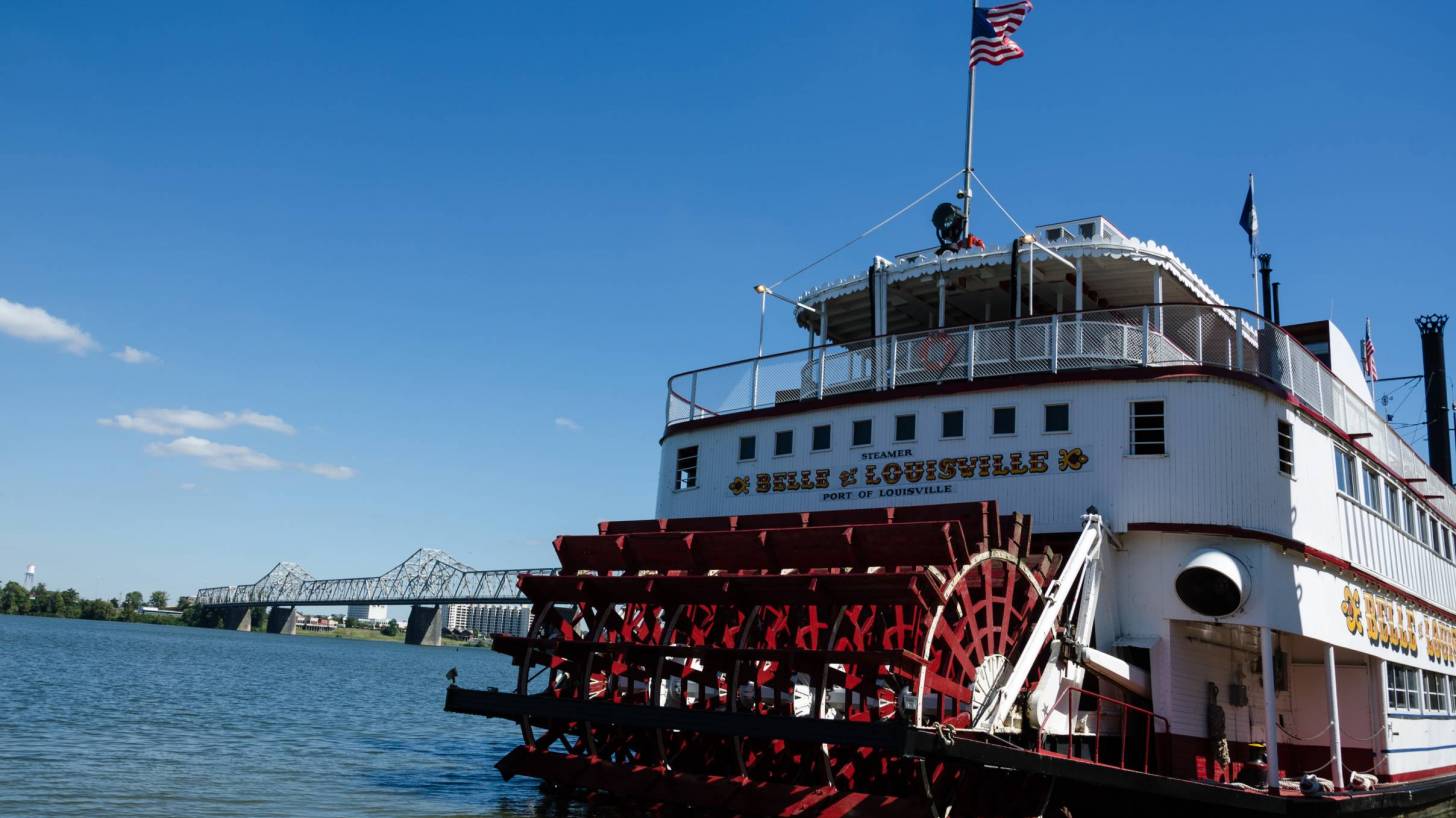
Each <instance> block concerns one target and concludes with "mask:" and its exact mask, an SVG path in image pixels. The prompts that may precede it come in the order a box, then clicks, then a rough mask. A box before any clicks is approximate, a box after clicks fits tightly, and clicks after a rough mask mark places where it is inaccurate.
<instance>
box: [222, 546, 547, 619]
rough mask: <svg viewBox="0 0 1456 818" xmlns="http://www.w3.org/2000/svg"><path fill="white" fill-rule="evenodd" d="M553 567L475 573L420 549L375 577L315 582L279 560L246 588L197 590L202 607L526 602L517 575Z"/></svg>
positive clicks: (444, 555)
mask: <svg viewBox="0 0 1456 818" xmlns="http://www.w3.org/2000/svg"><path fill="white" fill-rule="evenodd" d="M556 570H557V569H554V568H526V569H519V570H492V571H479V570H476V569H474V568H471V567H470V566H468V565H466V564H465V563H463V562H461V561H459V560H457V559H455V558H454V557H452V556H450V555H449V554H447V553H445V552H444V551H441V550H440V549H437V548H421V549H420V550H418V551H416V552H414V553H413V554H411V555H410V556H409V558H408V559H406V560H405V561H404V562H401V563H400V564H399V565H396V566H394V567H393V568H391V569H389V570H388V571H385V572H384V573H383V574H380V575H379V576H377V577H353V578H350V579H315V578H314V576H313V575H312V574H310V573H309V572H308V571H306V570H304V568H303V567H302V566H300V565H298V564H297V563H292V562H280V563H278V564H277V565H275V566H273V568H272V570H270V571H269V572H268V573H266V574H264V575H263V577H262V579H259V580H258V581H257V582H254V583H252V584H249V585H224V586H219V587H216V588H203V589H201V590H199V591H198V592H197V604H198V605H200V606H202V607H204V608H234V609H235V608H252V607H257V606H275V607H280V608H283V607H287V608H292V607H296V606H309V605H416V606H419V605H449V604H482V603H505V604H521V605H524V604H529V601H528V600H527V599H526V597H525V596H524V595H523V594H521V592H520V589H518V588H517V587H516V577H517V576H519V575H521V574H554V573H556Z"/></svg>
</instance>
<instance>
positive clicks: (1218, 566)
mask: <svg viewBox="0 0 1456 818" xmlns="http://www.w3.org/2000/svg"><path fill="white" fill-rule="evenodd" d="M1251 585H1252V581H1251V580H1250V579H1249V571H1248V569H1246V568H1244V564H1243V563H1242V562H1239V561H1238V560H1236V559H1234V558H1233V557H1232V556H1230V555H1229V553H1228V552H1226V551H1220V550H1218V549H1217V548H1205V549H1203V550H1202V551H1199V552H1197V553H1195V554H1194V555H1193V558H1192V559H1190V560H1188V562H1187V564H1185V565H1184V566H1183V569H1182V570H1180V571H1179V572H1178V579H1177V580H1176V581H1175V582H1174V583H1173V587H1174V588H1175V589H1176V590H1177V592H1178V598H1179V599H1181V600H1183V604H1184V605H1187V606H1188V607H1190V608H1192V609H1193V610H1195V611H1197V612H1198V613H1201V614H1203V615H1204V616H1229V615H1231V614H1233V613H1234V612H1235V611H1237V610H1238V609H1239V608H1242V607H1243V606H1244V603H1245V602H1247V601H1248V599H1249V590H1250V586H1251Z"/></svg>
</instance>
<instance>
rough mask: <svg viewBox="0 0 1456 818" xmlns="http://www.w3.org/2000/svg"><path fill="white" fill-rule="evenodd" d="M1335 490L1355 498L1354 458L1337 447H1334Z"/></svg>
mask: <svg viewBox="0 0 1456 818" xmlns="http://www.w3.org/2000/svg"><path fill="white" fill-rule="evenodd" d="M1335 488H1337V489H1339V490H1340V492H1341V493H1343V494H1348V495H1350V496H1351V497H1354V496H1355V456H1354V455H1352V454H1350V453H1349V452H1347V451H1345V450H1344V449H1341V448H1340V447H1339V446H1336V447H1335Z"/></svg>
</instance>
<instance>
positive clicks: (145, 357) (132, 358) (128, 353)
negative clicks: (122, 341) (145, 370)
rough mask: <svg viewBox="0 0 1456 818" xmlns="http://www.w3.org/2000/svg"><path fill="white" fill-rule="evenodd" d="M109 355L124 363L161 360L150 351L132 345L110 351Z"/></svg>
mask: <svg viewBox="0 0 1456 818" xmlns="http://www.w3.org/2000/svg"><path fill="white" fill-rule="evenodd" d="M111 357H113V358H115V359H116V360H118V361H121V362H122V363H124V364H154V363H158V362H159V361H161V360H162V359H161V358H158V357H157V356H155V355H153V354H152V353H150V352H145V351H143V350H140V349H137V348H136V347H133V346H128V347H123V348H122V349H121V350H119V351H117V352H113V353H111Z"/></svg>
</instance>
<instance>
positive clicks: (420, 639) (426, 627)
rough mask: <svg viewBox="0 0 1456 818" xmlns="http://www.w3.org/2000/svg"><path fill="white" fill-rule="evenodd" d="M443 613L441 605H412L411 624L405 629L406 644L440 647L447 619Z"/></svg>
mask: <svg viewBox="0 0 1456 818" xmlns="http://www.w3.org/2000/svg"><path fill="white" fill-rule="evenodd" d="M443 613H444V612H443V609H442V607H441V606H439V605H411V606H410V615H409V623H408V624H407V625H405V629H404V643H405V644H406V645H432V646H434V647H439V646H440V631H441V629H442V628H443V625H444V621H443V620H444V619H445V617H444V615H443Z"/></svg>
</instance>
